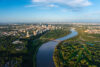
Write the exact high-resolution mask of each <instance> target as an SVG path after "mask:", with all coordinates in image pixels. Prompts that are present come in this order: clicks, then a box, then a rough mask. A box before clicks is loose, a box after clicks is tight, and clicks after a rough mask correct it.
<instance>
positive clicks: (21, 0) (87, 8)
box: [0, 0, 100, 23]
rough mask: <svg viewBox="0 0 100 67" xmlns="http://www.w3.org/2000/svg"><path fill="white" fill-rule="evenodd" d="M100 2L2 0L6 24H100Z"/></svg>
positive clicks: (0, 9)
mask: <svg viewBox="0 0 100 67" xmlns="http://www.w3.org/2000/svg"><path fill="white" fill-rule="evenodd" d="M99 3H100V1H98V0H95V1H94V0H0V23H1V22H2V23H4V22H11V23H14V22H19V23H20V22H26V23H27V22H100V19H99V17H100V8H99V6H100V4H99Z"/></svg>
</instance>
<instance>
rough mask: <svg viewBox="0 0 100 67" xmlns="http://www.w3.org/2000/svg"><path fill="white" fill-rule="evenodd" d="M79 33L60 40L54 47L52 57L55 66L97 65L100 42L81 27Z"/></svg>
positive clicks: (89, 66) (94, 66) (98, 63)
mask: <svg viewBox="0 0 100 67" xmlns="http://www.w3.org/2000/svg"><path fill="white" fill-rule="evenodd" d="M77 31H78V33H79V35H78V36H76V37H74V38H71V39H68V40H65V41H63V42H61V43H60V44H59V45H57V47H56V48H55V51H54V55H53V59H54V63H55V66H56V67H99V66H100V59H99V56H100V55H99V54H100V45H99V44H100V42H95V41H98V39H96V38H94V39H93V40H94V41H93V40H92V39H91V38H89V37H88V36H89V35H90V34H87V33H84V32H83V31H84V30H82V28H81V29H79V28H78V29H77Z"/></svg>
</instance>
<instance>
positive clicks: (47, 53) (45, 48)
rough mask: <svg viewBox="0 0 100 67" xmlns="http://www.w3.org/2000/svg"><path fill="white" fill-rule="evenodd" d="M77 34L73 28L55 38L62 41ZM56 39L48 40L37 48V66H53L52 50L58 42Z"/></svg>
mask: <svg viewBox="0 0 100 67" xmlns="http://www.w3.org/2000/svg"><path fill="white" fill-rule="evenodd" d="M76 35H77V32H76V31H75V30H71V33H70V34H69V35H68V34H67V35H66V36H64V37H61V38H58V39H56V40H59V41H63V40H66V39H69V38H72V37H74V36H76ZM58 43H59V42H58V41H54V40H52V41H49V42H47V43H44V44H43V45H42V46H41V47H40V48H39V50H38V53H37V67H54V62H53V52H54V49H55V47H56V45H57V44H58Z"/></svg>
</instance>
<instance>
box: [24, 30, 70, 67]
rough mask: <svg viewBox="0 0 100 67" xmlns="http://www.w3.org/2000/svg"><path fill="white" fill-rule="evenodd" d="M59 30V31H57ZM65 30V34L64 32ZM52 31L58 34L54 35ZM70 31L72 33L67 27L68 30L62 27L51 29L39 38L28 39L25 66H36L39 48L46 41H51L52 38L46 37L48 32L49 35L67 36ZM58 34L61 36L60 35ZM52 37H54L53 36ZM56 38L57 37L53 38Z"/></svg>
mask: <svg viewBox="0 0 100 67" xmlns="http://www.w3.org/2000/svg"><path fill="white" fill-rule="evenodd" d="M56 31H58V33H57V32H56ZM63 32H64V34H62V33H63ZM52 33H54V34H57V35H53V34H52ZM68 33H70V31H69V30H68V29H67V30H61V29H58V30H51V31H49V32H47V33H45V34H44V35H41V36H40V37H38V38H37V39H35V40H32V39H30V40H29V41H28V46H27V47H28V55H26V56H24V58H23V59H24V60H23V64H24V65H23V67H28V66H29V67H36V55H37V51H38V49H39V47H40V46H41V45H42V44H43V43H45V42H48V41H50V40H51V39H50V38H48V39H47V38H45V37H46V36H47V35H48V34H49V35H48V36H51V35H52V36H53V37H54V36H55V37H56V38H57V37H61V36H65V35H67V34H68ZM58 34H59V35H60V36H58ZM53 37H52V38H53ZM53 39H55V38H53Z"/></svg>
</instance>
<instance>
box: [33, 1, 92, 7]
mask: <svg viewBox="0 0 100 67" xmlns="http://www.w3.org/2000/svg"><path fill="white" fill-rule="evenodd" d="M32 2H33V3H34V2H35V3H43V4H44V3H48V4H49V3H57V4H63V5H66V6H71V7H84V6H89V5H91V4H92V3H91V2H90V1H89V0H32Z"/></svg>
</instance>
